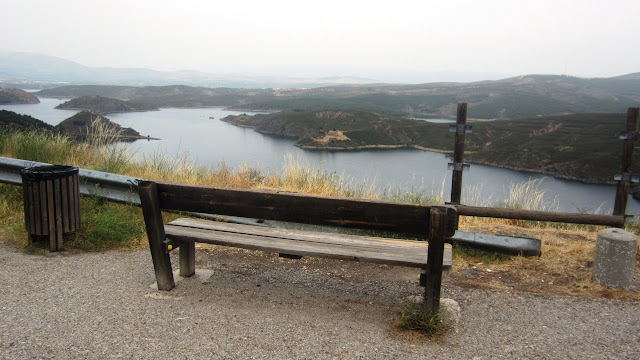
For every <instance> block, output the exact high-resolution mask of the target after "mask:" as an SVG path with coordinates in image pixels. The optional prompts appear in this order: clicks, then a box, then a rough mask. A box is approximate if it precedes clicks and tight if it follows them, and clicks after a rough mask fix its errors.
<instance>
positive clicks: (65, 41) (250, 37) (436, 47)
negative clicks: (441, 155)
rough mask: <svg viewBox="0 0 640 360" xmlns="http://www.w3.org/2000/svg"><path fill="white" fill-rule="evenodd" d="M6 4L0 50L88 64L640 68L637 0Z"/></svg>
mask: <svg viewBox="0 0 640 360" xmlns="http://www.w3.org/2000/svg"><path fill="white" fill-rule="evenodd" d="M0 4H2V5H4V6H3V8H4V9H8V10H9V11H8V12H7V14H9V13H10V14H11V16H7V17H6V18H5V19H3V21H2V22H1V23H0V31H2V32H3V33H4V34H10V35H11V36H5V37H4V38H3V44H2V50H6V51H11V52H28V53H39V54H44V55H49V56H54V57H58V58H62V59H66V60H70V61H73V62H76V63H79V64H82V65H84V66H88V67H112V68H146V69H154V70H159V71H181V70H193V71H201V72H207V73H212V74H224V73H241V74H249V75H257V76H291V77H295V76H303V77H328V76H355V77H363V78H369V79H375V80H380V81H384V82H408V81H406V80H407V79H409V80H410V79H416V76H420V74H425V76H427V75H428V74H431V75H434V74H435V75H437V74H438V73H441V74H447V73H460V74H464V73H467V74H468V75H469V76H470V77H473V76H479V75H478V74H486V75H487V78H486V79H487V80H491V79H498V78H505V77H509V76H518V75H525V74H559V75H560V74H564V75H571V76H579V77H611V76H618V75H623V74H628V73H634V72H639V71H640V66H638V64H639V63H640V48H638V47H637V46H633V44H634V43H635V41H636V37H637V35H636V34H637V33H639V32H640V22H637V21H627V19H626V17H625V15H626V14H630V15H629V16H631V14H637V13H638V12H639V11H640V2H637V1H627V0H624V1H616V2H608V3H602V2H599V1H563V2H557V1H539V2H536V3H519V2H518V3H517V2H505V1H484V2H473V1H450V2H447V3H446V4H445V3H440V2H431V1H419V2H418V1H406V0H399V1H396V2H393V3H392V4H390V3H388V2H376V1H366V2H364V1H351V2H343V1H325V2H322V3H321V4H320V3H319V4H306V3H300V2H293V1H272V2H257V1H237V2H233V3H224V4H218V3H212V2H206V1H183V2H180V3H179V4H178V3H171V4H169V3H165V2H157V1H147V0H145V1H136V2H127V1H120V0H112V1H108V2H107V1H94V2H77V1H72V0H61V1H57V2H49V1H41V0H35V1H25V2H14V1H8V0H0ZM21 30H22V31H21ZM296 74H297V75H296ZM474 74H475V75H474ZM448 80H449V81H470V80H464V79H448ZM474 80H481V78H476V79H473V80H472V81H474ZM417 81H418V82H420V80H419V79H417ZM413 82H416V81H413Z"/></svg>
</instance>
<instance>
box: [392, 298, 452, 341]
mask: <svg viewBox="0 0 640 360" xmlns="http://www.w3.org/2000/svg"><path fill="white" fill-rule="evenodd" d="M396 326H397V327H398V328H400V329H404V330H412V331H419V332H421V333H423V334H425V335H429V336H433V335H438V334H441V333H443V332H444V331H445V330H446V328H447V326H446V324H445V322H444V321H443V319H442V315H441V314H440V313H435V314H431V313H430V312H429V311H428V310H427V306H426V305H425V303H424V302H423V301H407V302H406V303H405V305H404V309H403V310H402V312H401V313H400V315H399V317H398V319H397V320H396Z"/></svg>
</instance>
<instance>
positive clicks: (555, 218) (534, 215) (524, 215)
mask: <svg viewBox="0 0 640 360" xmlns="http://www.w3.org/2000/svg"><path fill="white" fill-rule="evenodd" d="M456 210H457V211H458V215H459V216H478V217H493V218H500V219H520V220H533V221H550V222H562V223H571V224H587V225H605V226H614V227H622V226H623V225H624V217H623V216H613V215H591V214H572V213H554V212H546V211H537V210H519V209H503V208H489V207H477V206H466V205H460V206H456ZM447 236H449V235H447Z"/></svg>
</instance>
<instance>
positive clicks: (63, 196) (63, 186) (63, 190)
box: [60, 177, 69, 233]
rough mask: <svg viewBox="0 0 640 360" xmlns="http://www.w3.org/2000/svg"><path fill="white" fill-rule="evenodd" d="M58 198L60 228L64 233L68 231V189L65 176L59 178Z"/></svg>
mask: <svg viewBox="0 0 640 360" xmlns="http://www.w3.org/2000/svg"><path fill="white" fill-rule="evenodd" d="M60 200H61V203H62V228H63V229H64V232H65V233H68V232H69V191H68V185H67V178H66V177H64V178H62V179H60Z"/></svg>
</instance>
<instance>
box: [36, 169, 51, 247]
mask: <svg viewBox="0 0 640 360" xmlns="http://www.w3.org/2000/svg"><path fill="white" fill-rule="evenodd" d="M37 184H38V190H39V192H40V194H39V196H40V221H41V222H40V224H41V229H42V232H41V233H42V235H49V217H48V215H47V184H46V183H45V182H44V181H38V182H37Z"/></svg>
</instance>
